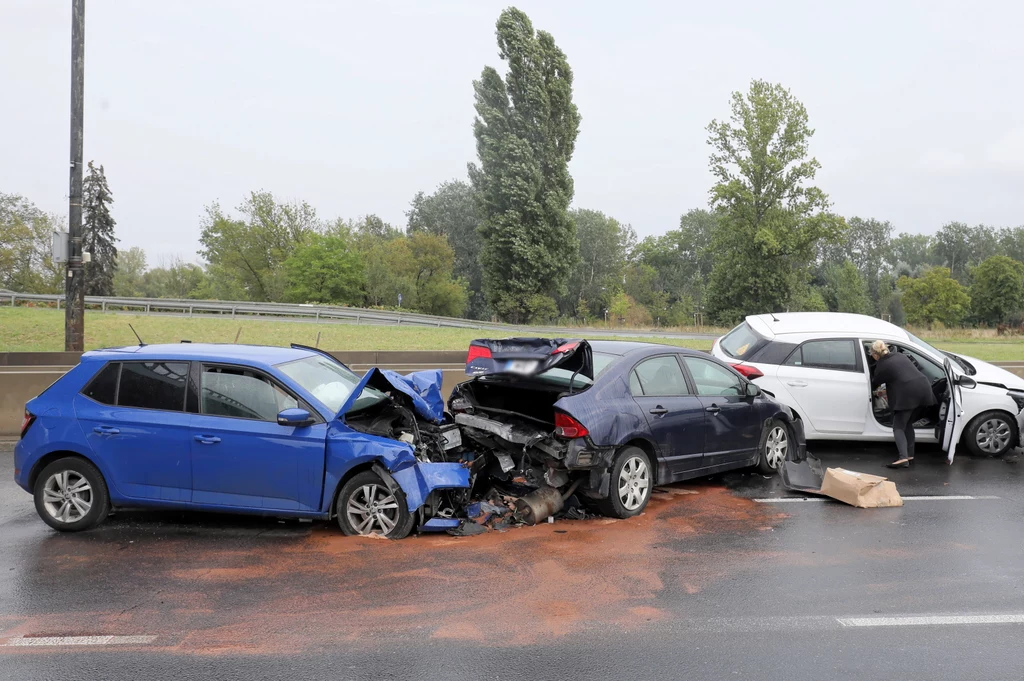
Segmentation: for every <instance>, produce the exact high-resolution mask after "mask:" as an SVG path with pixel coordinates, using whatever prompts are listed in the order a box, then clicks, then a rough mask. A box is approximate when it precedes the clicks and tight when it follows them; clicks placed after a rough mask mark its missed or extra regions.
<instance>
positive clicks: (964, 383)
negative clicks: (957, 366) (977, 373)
mask: <svg viewBox="0 0 1024 681" xmlns="http://www.w3.org/2000/svg"><path fill="white" fill-rule="evenodd" d="M956 384H957V385H958V386H960V387H961V388H968V389H970V390H973V389H974V388H977V387H978V382H977V381H975V380H974V379H973V378H971V377H970V376H965V375H963V374H961V375H960V377H959V378H957V379H956Z"/></svg>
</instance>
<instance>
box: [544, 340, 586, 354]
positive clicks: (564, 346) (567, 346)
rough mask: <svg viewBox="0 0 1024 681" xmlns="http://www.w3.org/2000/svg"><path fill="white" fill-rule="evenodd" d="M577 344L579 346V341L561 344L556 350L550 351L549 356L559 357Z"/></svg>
mask: <svg viewBox="0 0 1024 681" xmlns="http://www.w3.org/2000/svg"><path fill="white" fill-rule="evenodd" d="M579 344H580V342H579V341H570V342H569V343H562V344H561V345H559V346H558V347H557V348H555V349H554V350H552V351H551V354H552V355H560V354H562V353H563V352H569V351H570V350H572V349H574V348H575V347H576V346H577V345H579Z"/></svg>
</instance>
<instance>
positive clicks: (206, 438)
mask: <svg viewBox="0 0 1024 681" xmlns="http://www.w3.org/2000/svg"><path fill="white" fill-rule="evenodd" d="M195 440H196V442H198V443H199V444H203V445H215V444H217V443H218V442H220V438H219V437H216V436H215V435H196V437H195Z"/></svg>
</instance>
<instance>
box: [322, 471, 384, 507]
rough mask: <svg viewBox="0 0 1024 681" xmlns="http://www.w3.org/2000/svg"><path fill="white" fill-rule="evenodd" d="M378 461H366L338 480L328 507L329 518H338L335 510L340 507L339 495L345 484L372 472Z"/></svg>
mask: <svg viewBox="0 0 1024 681" xmlns="http://www.w3.org/2000/svg"><path fill="white" fill-rule="evenodd" d="M377 463H378V462H377V460H376V459H372V460H370V461H364V462H363V463H359V464H356V465H355V466H352V467H351V468H349V469H348V470H347V471H346V472H345V475H343V476H341V478H340V479H339V480H338V484H337V485H336V486H335V488H334V491H333V492H332V493H331V503H330V505H328V507H327V518H328V519H331V518H334V517H336V516H337V513H336V512H335V509H337V507H338V495H339V494H341V488H342V487H344V486H345V483H346V482H348V481H349V480H351V479H352V478H354V477H355V476H357V475H359V474H360V473H363V472H365V471H372V470H373V467H374V464H377Z"/></svg>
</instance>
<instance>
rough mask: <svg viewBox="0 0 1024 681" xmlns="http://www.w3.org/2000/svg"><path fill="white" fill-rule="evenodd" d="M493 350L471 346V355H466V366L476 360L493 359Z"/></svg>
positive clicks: (480, 346)
mask: <svg viewBox="0 0 1024 681" xmlns="http://www.w3.org/2000/svg"><path fill="white" fill-rule="evenodd" d="M491 357H492V355H491V349H490V348H488V347H486V346H483V345H470V346H469V354H468V355H466V364H469V363H470V362H472V361H473V360H474V359H491Z"/></svg>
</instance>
